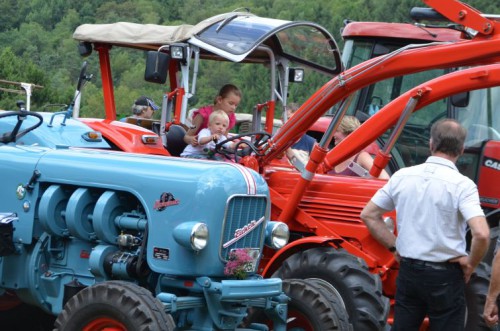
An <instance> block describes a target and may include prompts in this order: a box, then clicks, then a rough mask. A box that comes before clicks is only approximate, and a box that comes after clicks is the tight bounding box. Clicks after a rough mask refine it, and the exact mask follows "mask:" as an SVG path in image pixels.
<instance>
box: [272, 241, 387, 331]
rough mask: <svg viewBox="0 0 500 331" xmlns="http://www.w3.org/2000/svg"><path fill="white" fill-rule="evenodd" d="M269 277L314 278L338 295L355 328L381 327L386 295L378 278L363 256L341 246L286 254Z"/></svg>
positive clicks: (366, 330)
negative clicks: (351, 252)
mask: <svg viewBox="0 0 500 331" xmlns="http://www.w3.org/2000/svg"><path fill="white" fill-rule="evenodd" d="M273 277H279V278H281V279H283V280H286V279H293V278H299V279H308V278H318V279H321V280H324V281H325V282H326V283H328V284H330V285H331V286H332V288H333V289H335V291H336V292H337V293H338V294H339V295H340V297H341V298H342V300H343V305H344V307H345V308H346V309H347V313H348V314H349V321H350V323H351V324H352V326H353V329H354V330H356V331H374V330H384V329H385V328H386V323H387V316H388V314H389V308H390V304H389V299H388V298H386V297H384V296H383V294H382V281H381V279H380V277H379V276H377V275H374V274H371V273H370V272H369V271H368V267H367V265H366V263H365V262H364V260H362V259H360V258H357V257H355V256H353V255H351V254H349V253H347V252H346V251H345V250H342V249H334V248H332V247H316V248H312V249H308V250H305V251H302V252H298V253H296V254H294V255H292V256H290V257H288V258H287V259H286V260H285V261H284V262H283V263H282V265H281V267H280V268H279V269H278V270H277V271H276V272H275V273H274V275H273Z"/></svg>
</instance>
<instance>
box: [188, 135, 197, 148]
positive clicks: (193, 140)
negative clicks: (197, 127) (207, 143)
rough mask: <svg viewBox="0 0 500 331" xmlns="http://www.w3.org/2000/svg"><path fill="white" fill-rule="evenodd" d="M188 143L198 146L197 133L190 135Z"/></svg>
mask: <svg viewBox="0 0 500 331" xmlns="http://www.w3.org/2000/svg"><path fill="white" fill-rule="evenodd" d="M189 144H190V145H192V146H198V145H199V144H198V135H195V136H192V137H191V141H190V142H189Z"/></svg>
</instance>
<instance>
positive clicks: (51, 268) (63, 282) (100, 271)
mask: <svg viewBox="0 0 500 331" xmlns="http://www.w3.org/2000/svg"><path fill="white" fill-rule="evenodd" d="M0 181H1V182H2V188H1V191H0V325H2V327H1V328H2V330H27V329H30V330H35V329H36V330H48V329H55V330H71V331H73V330H95V331H97V330H104V329H106V330H174V329H175V330H240V329H241V330H267V329H268V328H269V327H268V325H269V326H270V325H272V328H273V329H274V330H291V329H292V328H294V327H295V326H294V325H296V324H297V323H300V328H301V330H317V331H319V330H348V326H346V325H347V324H346V323H347V316H346V313H345V312H344V310H343V307H341V306H339V303H338V300H337V299H336V298H337V297H336V296H335V295H334V293H333V292H332V291H331V289H329V288H326V287H325V286H322V285H321V284H319V283H317V282H315V281H313V280H286V281H283V282H282V280H281V279H278V278H270V279H264V278H262V277H261V276H260V275H258V274H257V266H258V264H259V260H260V258H261V256H262V252H263V248H264V245H267V246H268V247H270V248H273V249H279V248H281V247H283V246H284V245H286V243H287V241H288V235H289V234H288V228H287V226H286V225H285V224H284V223H281V222H273V221H270V195H269V189H268V186H267V184H266V181H265V180H264V179H263V178H262V177H261V176H260V175H259V174H258V173H256V172H254V171H253V170H250V169H248V168H246V167H243V166H240V165H238V164H234V163H225V162H215V161H202V160H192V159H182V158H173V157H165V156H157V155H143V154H133V153H125V152H120V151H113V150H112V148H111V146H109V144H108V143H107V142H106V141H105V140H103V139H102V137H100V136H99V134H98V132H95V131H93V130H92V129H90V128H89V127H88V126H86V125H85V124H84V123H82V122H79V121H78V120H76V119H73V118H71V117H70V116H66V115H65V114H64V113H60V114H58V113H55V114H54V113H37V112H33V111H27V110H25V109H23V108H22V109H20V110H17V111H0ZM292 307H293V308H292ZM249 308H250V311H251V312H252V314H250V316H249V315H248V311H249ZM289 309H292V310H293V311H295V314H294V316H295V317H294V318H290V315H288V318H287V310H289ZM28 313H29V315H28ZM263 313H265V315H263ZM256 316H257V317H256ZM259 316H260V317H259ZM262 316H265V318H262ZM297 316H300V317H301V318H296V317H297ZM304 320H305V322H304ZM294 323H295V324H294Z"/></svg>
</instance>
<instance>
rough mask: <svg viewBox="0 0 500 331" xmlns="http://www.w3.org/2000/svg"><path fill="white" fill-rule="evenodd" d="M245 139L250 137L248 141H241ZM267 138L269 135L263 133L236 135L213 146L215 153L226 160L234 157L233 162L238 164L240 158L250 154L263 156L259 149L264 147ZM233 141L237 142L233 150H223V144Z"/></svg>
mask: <svg viewBox="0 0 500 331" xmlns="http://www.w3.org/2000/svg"><path fill="white" fill-rule="evenodd" d="M245 137H250V140H247V139H242V138H245ZM269 138H271V134H269V133H267V132H265V131H258V132H248V133H243V134H237V135H234V136H231V137H229V138H228V139H226V140H223V141H221V142H219V143H217V144H215V152H216V153H219V154H222V155H224V156H225V157H227V158H231V156H233V155H234V161H235V162H238V161H239V158H240V157H243V156H248V155H250V154H251V153H252V152H254V153H255V154H256V155H258V156H262V155H264V154H263V153H262V152H261V151H260V150H259V148H260V147H261V146H262V145H264V144H265V143H266V142H267V140H268V139H269ZM235 140H239V141H238V142H236V144H235V146H234V148H232V149H227V148H224V145H225V144H227V143H228V142H233V141H235Z"/></svg>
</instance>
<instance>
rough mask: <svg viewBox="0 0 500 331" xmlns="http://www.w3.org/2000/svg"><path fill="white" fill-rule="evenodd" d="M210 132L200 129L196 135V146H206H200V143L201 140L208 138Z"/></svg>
mask: <svg viewBox="0 0 500 331" xmlns="http://www.w3.org/2000/svg"><path fill="white" fill-rule="evenodd" d="M210 134H211V133H210V130H208V129H202V130H201V131H200V132H199V133H198V144H200V145H207V144H208V143H207V144H202V143H201V142H200V141H201V138H205V137H208V136H210Z"/></svg>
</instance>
